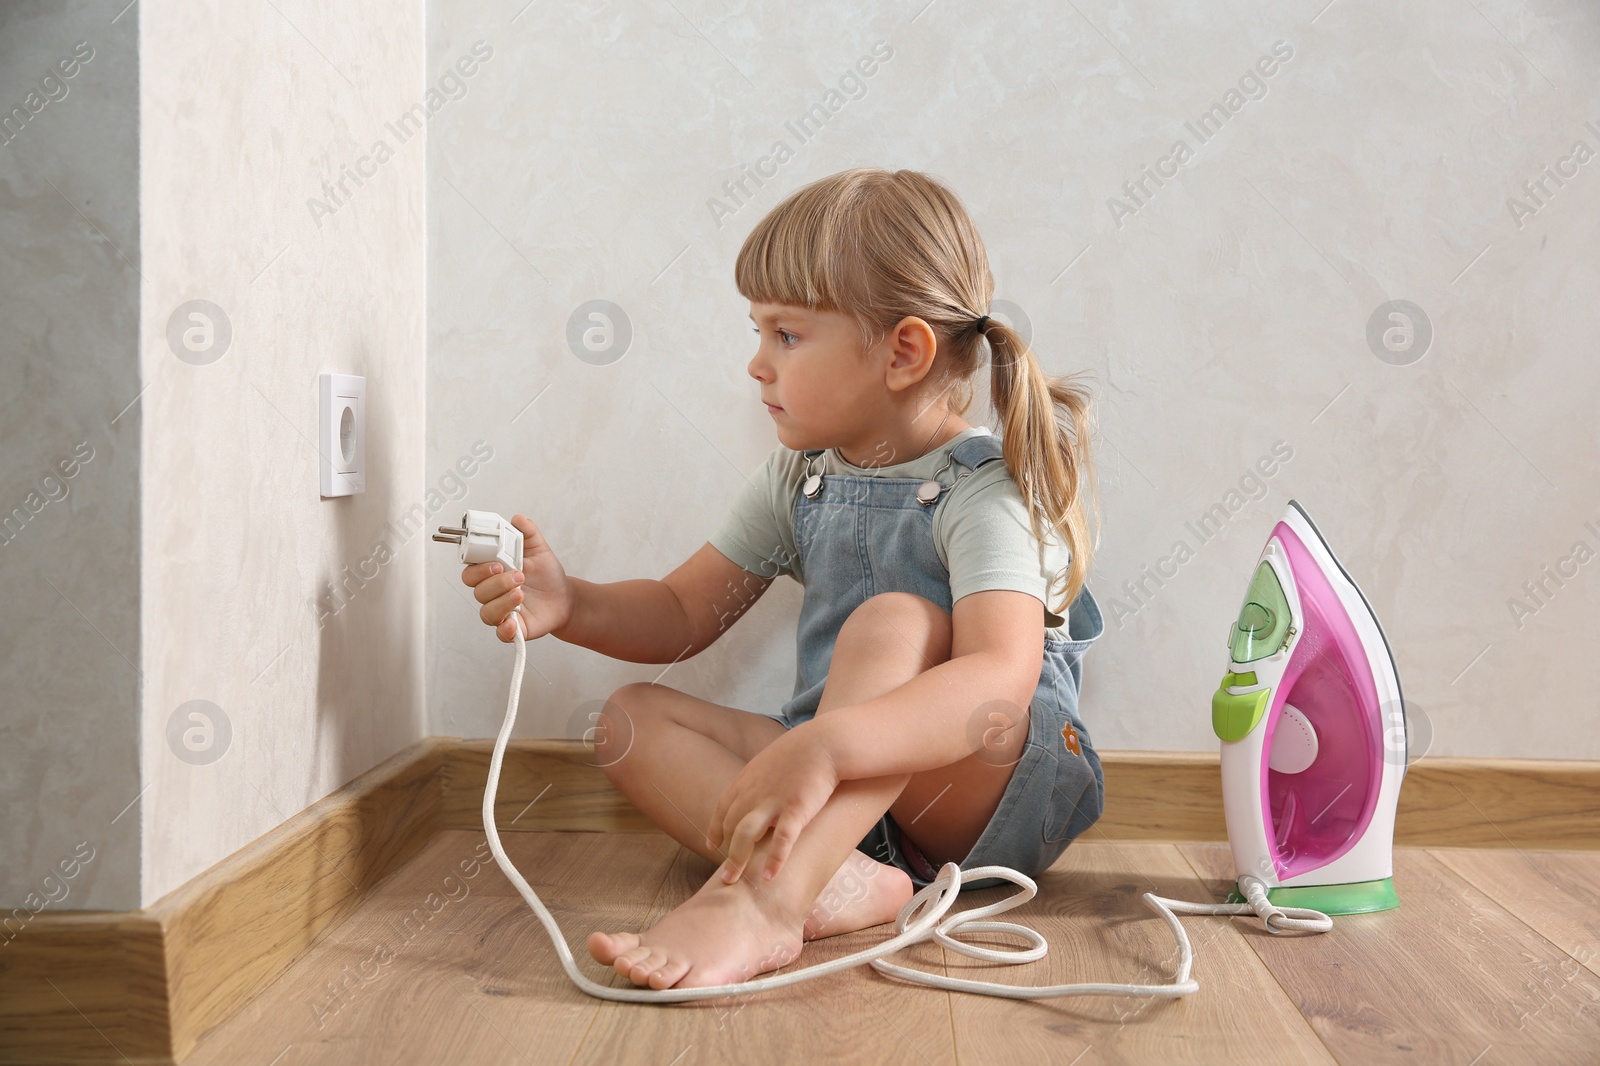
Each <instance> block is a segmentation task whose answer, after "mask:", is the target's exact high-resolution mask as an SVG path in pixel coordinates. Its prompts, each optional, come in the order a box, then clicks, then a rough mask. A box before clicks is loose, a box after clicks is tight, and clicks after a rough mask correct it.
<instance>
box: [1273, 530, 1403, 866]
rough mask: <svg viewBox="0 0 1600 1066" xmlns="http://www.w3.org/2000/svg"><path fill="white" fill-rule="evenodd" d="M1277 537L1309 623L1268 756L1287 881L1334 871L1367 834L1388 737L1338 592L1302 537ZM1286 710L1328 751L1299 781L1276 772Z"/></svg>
mask: <svg viewBox="0 0 1600 1066" xmlns="http://www.w3.org/2000/svg"><path fill="white" fill-rule="evenodd" d="M1272 535H1273V536H1274V537H1276V538H1277V539H1278V542H1279V543H1280V544H1281V545H1282V546H1283V550H1284V553H1285V554H1286V555H1287V556H1288V558H1289V566H1290V568H1291V570H1292V571H1293V572H1294V581H1295V585H1296V587H1297V589H1298V591H1299V595H1300V609H1301V612H1302V613H1303V614H1304V615H1305V617H1304V619H1303V620H1302V623H1301V632H1300V635H1299V643H1298V644H1297V645H1296V647H1295V651H1294V654H1293V655H1292V656H1291V657H1290V660H1289V663H1288V666H1287V667H1285V669H1284V675H1283V681H1282V682H1281V683H1280V684H1279V685H1278V687H1277V689H1276V690H1275V691H1274V692H1273V694H1272V704H1271V706H1270V707H1269V708H1268V712H1267V724H1266V732H1265V739H1264V742H1263V746H1262V755H1261V790H1260V792H1261V797H1262V799H1261V803H1262V812H1261V813H1262V819H1263V823H1262V824H1264V825H1265V826H1267V827H1268V834H1267V836H1268V842H1269V843H1268V846H1269V847H1270V848H1271V849H1272V853H1273V854H1272V861H1273V866H1274V867H1275V868H1276V870H1277V873H1278V877H1279V878H1280V879H1287V878H1290V877H1294V876H1297V875H1300V874H1304V873H1307V872H1309V871H1312V870H1315V869H1317V868H1319V867H1321V866H1325V865H1327V864H1328V863H1330V862H1332V861H1333V860H1334V859H1337V858H1338V857H1339V856H1341V855H1343V854H1344V853H1345V852H1347V851H1349V850H1350V849H1351V848H1352V847H1353V846H1354V845H1355V843H1356V842H1357V841H1358V840H1360V839H1361V836H1362V834H1364V833H1365V832H1366V829H1367V826H1368V824H1369V823H1370V822H1371V820H1372V815H1373V811H1374V810H1375V809H1376V807H1377V801H1378V792H1379V787H1380V786H1381V784H1382V773H1381V771H1382V767H1383V736H1382V731H1381V722H1380V715H1379V708H1378V698H1377V686H1376V684H1375V682H1374V680H1373V677H1372V669H1371V667H1370V666H1369V665H1368V663H1367V656H1366V652H1365V650H1364V649H1363V646H1362V643H1361V639H1360V637H1358V636H1357V634H1356V631H1355V627H1354V626H1352V625H1351V623H1350V618H1349V616H1348V615H1347V614H1346V613H1345V609H1344V606H1343V605H1342V603H1341V602H1340V600H1339V596H1338V593H1336V592H1335V591H1334V589H1333V586H1332V585H1330V584H1329V583H1328V578H1327V576H1326V575H1325V574H1324V573H1323V570H1322V568H1321V567H1320V566H1318V565H1317V562H1316V560H1315V559H1314V558H1313V557H1312V555H1311V553H1310V552H1309V551H1308V550H1307V548H1306V546H1305V544H1304V543H1302V542H1301V540H1300V537H1299V536H1298V535H1297V534H1296V533H1295V531H1294V530H1293V529H1291V528H1290V527H1289V526H1288V525H1287V524H1286V523H1284V522H1279V523H1278V525H1277V527H1276V528H1275V529H1274V530H1273V531H1272ZM1330 638H1331V639H1330ZM1285 703H1289V704H1292V705H1293V706H1294V707H1295V708H1296V709H1297V710H1299V711H1300V713H1301V714H1304V715H1305V716H1306V717H1307V718H1308V719H1309V720H1310V721H1311V724H1312V726H1313V727H1314V728H1315V729H1316V731H1317V736H1318V737H1319V739H1320V744H1321V748H1320V751H1319V753H1318V755H1317V760H1316V763H1315V764H1314V765H1313V766H1311V767H1310V768H1309V769H1307V770H1306V771H1304V772H1303V773H1299V774H1293V775H1290V774H1280V773H1278V772H1277V771H1275V770H1272V769H1271V768H1270V767H1269V766H1268V757H1269V753H1270V752H1271V751H1272V737H1273V733H1274V731H1275V730H1276V729H1277V727H1278V722H1279V721H1280V720H1281V719H1282V710H1283V705H1284V704H1285ZM1352 715H1355V716H1356V717H1358V719H1359V720H1358V721H1351V720H1350V718H1351V716H1352ZM1274 808H1276V809H1277V810H1278V812H1279V815H1280V816H1281V818H1282V820H1283V824H1282V825H1280V824H1279V819H1278V818H1275V817H1274V815H1273V809H1274Z"/></svg>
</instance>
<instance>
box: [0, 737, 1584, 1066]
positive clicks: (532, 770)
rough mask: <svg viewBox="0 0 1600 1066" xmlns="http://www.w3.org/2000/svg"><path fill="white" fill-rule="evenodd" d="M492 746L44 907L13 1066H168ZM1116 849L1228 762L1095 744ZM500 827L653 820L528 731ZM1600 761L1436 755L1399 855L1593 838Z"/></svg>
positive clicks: (1106, 827)
mask: <svg viewBox="0 0 1600 1066" xmlns="http://www.w3.org/2000/svg"><path fill="white" fill-rule="evenodd" d="M492 750H493V742H492V741H491V740H461V739H459V738H454V737H429V738H426V739H424V740H421V741H419V742H417V743H416V744H414V745H412V746H411V747H410V748H408V749H406V750H405V751H403V752H401V753H399V754H398V755H396V756H394V757H393V758H391V759H389V760H388V761H386V762H384V763H383V764H381V765H379V766H376V767H374V768H373V769H372V770H370V771H368V772H367V773H365V774H362V775H361V776H360V777H358V778H356V779H355V780H354V781H351V782H350V783H349V784H348V785H345V786H344V787H343V788H341V789H339V790H338V791H337V792H334V793H332V794H331V795H329V796H326V797H324V798H323V799H321V800H319V801H317V802H316V803H315V804H313V805H312V806H310V807H308V808H307V809H306V810H304V811H302V812H301V813H300V814H298V815H296V816H295V817H293V818H291V819H289V821H287V822H285V823H284V824H283V825H281V826H279V827H278V828H276V829H274V830H273V831H272V832H270V833H268V834H266V835H265V836H263V837H262V838H260V839H259V840H257V841H255V842H254V843H252V844H250V845H249V846H248V847H245V848H243V849H241V850H240V851H238V852H235V853H234V854H233V855H230V856H228V857H227V858H226V859H224V860H223V861H222V862H220V863H218V864H217V865H215V866H213V867H212V868H211V869H209V870H207V871H205V872H204V873H203V874H201V875H200V876H198V877H196V878H195V879H194V880H192V881H190V882H188V883H187V884H184V885H183V886H181V887H180V888H178V889H176V890H174V891H173V892H171V893H169V894H168V895H166V896H164V897H162V898H161V899H160V900H157V901H156V902H155V903H154V904H152V905H151V906H150V907H148V908H145V909H144V910H140V911H131V912H118V911H65V912H61V913H54V914H52V913H50V912H48V911H46V912H44V913H42V914H39V915H37V916H35V917H34V918H33V919H32V920H31V921H30V922H28V924H27V925H26V926H25V927H24V928H23V929H22V931H21V932H20V933H19V934H18V935H17V936H16V937H15V938H14V939H12V940H11V941H9V942H8V943H0V1063H6V1064H9V1063H73V1062H123V1061H128V1062H133V1063H140V1064H144V1063H171V1062H174V1061H176V1060H178V1059H181V1058H182V1057H183V1056H185V1055H187V1054H188V1053H189V1051H190V1050H191V1049H192V1048H193V1047H194V1045H195V1042H196V1041H197V1040H198V1039H199V1037H200V1036H201V1034H203V1033H204V1032H205V1031H206V1030H207V1029H209V1028H211V1027H212V1026H214V1025H216V1024H217V1023H218V1022H220V1021H222V1020H224V1019H226V1018H227V1017H229V1016H230V1015H232V1014H233V1013H234V1012H235V1011H237V1010H238V1009H239V1008H240V1007H242V1006H244V1005H245V1004H246V1003H248V1002H249V1001H250V1000H251V999H252V998H253V997H254V996H255V995H256V994H257V993H259V992H260V991H261V989H263V988H264V987H265V986H266V985H267V984H269V983H270V982H271V981H272V980H274V979H275V978H276V977H277V976H278V975H279V974H280V973H282V972H283V970H284V969H285V968H286V967H287V966H288V965H289V964H290V963H291V962H293V961H294V960H295V959H296V958H298V957H299V956H300V954H301V953H303V952H304V951H305V950H306V949H307V948H308V947H310V946H311V944H312V943H313V942H314V941H315V940H316V939H317V938H318V936H320V935H321V934H322V933H323V932H324V931H326V930H327V929H328V928H329V927H330V926H332V925H333V924H335V923H336V922H338V921H339V920H340V919H342V918H343V917H344V916H345V915H346V914H348V913H349V911H350V910H351V908H353V907H354V906H355V905H356V904H357V903H358V902H359V901H360V899H361V897H362V895H363V894H364V893H365V891H366V890H367V889H368V888H369V887H370V886H371V885H373V884H374V883H375V882H377V881H378V880H380V879H381V878H382V877H384V876H385V875H386V874H388V873H389V872H390V871H391V870H393V869H394V868H395V867H396V866H398V865H399V864H400V863H402V862H404V861H405V860H406V859H407V858H409V857H410V856H412V855H413V854H415V853H416V852H417V851H418V849H420V848H421V847H422V846H423V844H425V843H426V841H427V839H428V837H429V836H431V835H432V834H433V832H434V831H435V830H437V829H468V830H481V828H482V825H483V822H482V807H483V787H484V782H485V779H486V777H487V775H488V768H489V757H490V753H491V751H492ZM1101 761H1102V765H1103V767H1104V769H1105V775H1106V810H1105V814H1104V815H1102V816H1101V818H1100V820H1099V821H1098V822H1096V823H1095V826H1094V829H1093V830H1092V832H1094V833H1095V834H1096V836H1097V837H1104V838H1109V839H1113V840H1170V841H1208V840H1209V841H1222V840H1226V839H1227V832H1226V827H1225V826H1224V823H1223V819H1222V794H1221V770H1220V763H1219V759H1218V757H1217V756H1216V755H1213V754H1205V753H1188V752H1137V751H1120V752H1119V751H1112V752H1103V753H1101ZM495 818H496V822H497V824H498V825H499V827H500V830H501V831H502V832H514V831H537V830H586V831H601V832H622V831H650V830H653V829H655V826H654V825H653V824H652V823H651V822H650V821H649V820H648V819H647V818H645V817H644V815H642V814H640V813H639V812H638V811H637V810H636V809H635V808H634V807H633V805H632V804H631V803H630V802H629V801H628V800H627V799H626V798H625V797H623V796H622V795H621V794H620V793H619V792H617V791H616V789H615V788H614V787H613V786H612V785H611V782H610V780H609V779H607V778H606V776H605V774H604V773H603V772H602V771H601V770H600V769H599V768H598V767H597V766H596V765H595V762H594V754H593V750H592V749H591V748H590V747H589V746H588V745H586V744H584V743H583V742H582V741H578V740H517V741H513V742H512V743H511V745H510V748H509V749H508V751H507V753H506V759H505V764H504V767H503V770H502V773H501V777H500V789H499V792H498V794H497V796H496V803H495ZM1596 824H1600V762H1589V761H1557V760H1542V759H1541V760H1521V759H1450V758H1424V759H1420V760H1418V761H1417V762H1415V763H1413V764H1412V766H1411V768H1410V769H1409V771H1408V772H1407V774H1406V779H1405V783H1404V785H1403V786H1402V788H1401V792H1400V810H1399V814H1398V818H1397V824H1396V831H1395V844H1396V845H1399V846H1429V847H1474V848H1484V847H1489V848H1494V847H1516V848H1521V849H1524V850H1543V849H1585V850H1590V849H1600V834H1596V833H1595V832H1594V830H1593V827H1594V826H1595V825H1596Z"/></svg>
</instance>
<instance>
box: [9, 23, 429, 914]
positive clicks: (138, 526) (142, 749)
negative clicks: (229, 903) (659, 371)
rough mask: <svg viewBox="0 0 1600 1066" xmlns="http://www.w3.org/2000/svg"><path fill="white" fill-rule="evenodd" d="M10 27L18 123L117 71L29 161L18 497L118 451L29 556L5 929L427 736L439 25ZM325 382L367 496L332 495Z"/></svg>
mask: <svg viewBox="0 0 1600 1066" xmlns="http://www.w3.org/2000/svg"><path fill="white" fill-rule="evenodd" d="M0 18H3V19H4V24H3V28H4V32H3V33H0V101H6V102H14V101H22V100H23V99H24V98H25V94H26V92H27V91H28V89H29V86H30V84H32V83H34V82H36V81H37V79H38V77H39V76H40V75H42V74H44V73H46V71H47V70H48V68H49V64H51V63H53V62H54V61H55V59H56V57H57V56H58V55H61V54H65V53H67V52H69V51H70V50H71V48H72V45H73V43H74V42H76V41H78V40H80V39H84V38H87V39H88V40H89V41H90V42H91V44H92V46H93V48H94V50H95V55H94V58H93V59H92V60H91V61H90V62H88V63H87V64H86V65H85V66H84V67H83V70H82V72H81V73H79V74H78V75H77V77H76V78H74V79H73V80H72V81H71V82H70V83H69V84H70V86H71V89H70V92H69V93H68V94H67V95H66V96H65V97H64V98H63V99H62V100H60V101H59V102H51V103H49V104H48V105H47V106H46V107H44V108H43V109H41V110H40V113H39V114H38V115H37V116H36V117H34V118H32V119H31V120H30V121H28V122H27V123H26V125H25V126H24V127H23V128H22V130H21V132H20V135H18V136H17V137H16V138H15V139H14V140H13V141H11V143H9V144H6V145H5V146H3V147H0V168H3V169H0V195H3V196H4V198H5V199H4V202H3V203H0V226H3V227H4V238H5V240H4V248H5V252H6V254H5V255H4V256H3V257H0V270H3V271H4V274H3V275H0V299H3V300H4V301H5V302H4V305H3V306H4V310H3V322H4V325H5V337H4V341H3V343H4V344H5V345H6V354H5V361H4V365H3V369H0V374H3V375H4V377H3V381H4V390H3V394H0V403H3V404H4V409H3V410H4V416H3V429H4V433H5V457H4V463H3V475H0V492H3V493H4V496H0V499H3V500H4V501H5V504H4V505H5V506H7V507H9V506H11V505H12V504H16V503H19V502H24V501H25V500H26V498H27V493H28V492H30V491H32V490H34V489H37V488H39V487H40V485H41V483H42V482H41V479H42V478H43V477H45V476H46V475H48V474H49V473H50V470H51V467H52V465H53V464H55V463H56V462H57V461H58V460H60V459H62V458H64V457H68V458H70V457H71V456H72V453H73V448H74V446H75V445H76V444H77V442H79V441H82V440H87V441H88V443H89V445H90V446H91V447H92V448H93V449H94V451H93V455H94V457H93V459H92V460H90V461H89V462H87V463H86V464H82V466H81V469H80V470H79V471H78V473H77V476H76V477H75V478H73V479H72V480H71V481H70V482H68V483H67V484H68V485H69V486H70V489H71V493H70V495H68V496H66V498H65V499H62V500H61V501H60V502H51V503H49V504H48V505H47V506H44V507H42V508H41V509H40V511H39V513H38V515H37V516H34V517H31V518H30V519H29V520H28V521H27V522H26V523H25V524H24V525H22V526H21V528H20V529H19V530H18V532H17V535H16V537H15V539H14V540H12V541H11V542H10V543H7V544H5V545H0V560H3V564H4V572H3V573H4V577H3V580H4V582H5V585H4V597H5V603H6V606H7V610H6V611H5V612H4V616H3V617H0V649H3V650H0V655H3V656H4V659H3V660H0V662H3V673H0V682H3V687H0V691H3V693H4V696H3V698H4V700H5V703H4V706H3V713H0V731H3V732H0V759H3V760H4V761H3V764H0V765H3V767H4V771H5V772H4V778H3V785H0V787H3V790H4V793H3V794H4V798H5V800H6V810H7V812H8V814H7V817H6V818H5V819H4V827H3V829H0V832H3V833H4V834H5V836H4V837H3V838H0V840H3V845H0V847H3V854H4V855H5V861H4V863H0V871H3V874H0V876H3V878H4V880H3V882H0V903H3V904H5V905H7V906H8V907H9V906H17V905H26V904H27V900H28V899H29V896H28V894H29V893H30V892H31V893H35V894H36V896H35V897H34V898H40V897H42V898H45V899H48V900H49V904H48V905H49V906H50V907H53V908H58V909H74V908H107V909H129V908H138V907H141V906H144V905H147V904H149V903H151V902H153V901H154V900H155V899H157V898H159V897H160V896H162V895H164V894H165V893H166V892H168V891H170V890H172V889H173V888H175V887H177V886H178V885H180V884H182V883H183V882H184V881H186V880H188V879H189V878H191V877H193V876H195V875H196V874H198V873H200V872H202V871H203V870H205V869H206V868H208V867H210V866H211V865H213V864H214V863H216V862H218V861H219V860H221V859H223V858H225V857H226V856H228V855H229V854H231V853H233V852H235V851H237V850H238V849H240V848H242V847H244V846H246V845H247V844H249V843H250V842H252V841H254V840H256V839H258V838H259V837H261V836H262V835H263V834H264V833H266V832H268V831H269V830H271V829H272V828H274V827H275V826H277V825H279V824H280V823H282V822H283V821H284V820H285V819H287V818H289V817H291V816H292V815H294V814H295V813H296V812H299V811H301V810H303V809H304V808H305V807H307V806H308V805H310V804H311V803H313V802H315V801H316V800H317V799H319V798H321V797H323V796H325V795H327V794H328V793H329V792H331V791H333V790H334V789H336V788H338V787H339V786H340V785H342V784H344V783H346V782H348V781H350V780H351V779H352V778H354V777H357V776H358V775H360V774H362V773H364V772H365V771H367V770H368V769H370V768H371V767H373V766H375V765H376V764H378V763H379V762H381V761H383V760H384V759H385V758H387V757H388V756H390V755H392V754H394V753H395V752H396V751H399V750H400V749H402V748H404V747H405V746H406V745H408V744H410V743H411V742H412V741H414V740H416V739H417V738H418V737H420V736H422V735H423V734H424V732H425V729H424V723H423V699H422V691H423V690H422V680H423V678H422V670H423V655H422V622H423V615H422V593H423V589H422V576H423V570H422V560H423V556H422V544H423V543H425V537H424V536H422V535H421V530H422V523H421V521H420V520H419V519H418V518H417V517H416V515H415V513H414V511H415V510H416V509H417V505H418V504H419V502H420V501H421V500H422V499H423V497H424V493H425V491H426V489H425V486H424V485H423V477H422V447H423V441H422V433H421V422H422V417H423V390H424V387H425V382H424V371H425V353H424V344H425V341H426V337H425V334H424V329H423V314H424V299H423V296H424V294H423V288H424V280H425V279H424V264H423V241H424V237H425V226H424V216H423V192H424V188H423V170H424V167H425V165H426V155H425V152H424V147H423V146H424V144H425V143H426V137H427V131H426V128H425V123H424V124H423V126H424V128H422V129H421V130H419V131H417V132H414V133H412V134H410V135H409V136H407V137H406V138H404V140H403V141H402V140H401V139H400V138H398V137H396V136H395V135H394V134H392V133H390V132H389V130H388V124H389V123H391V122H394V121H396V120H398V119H399V117H400V116H401V115H403V114H405V113H406V112H407V111H408V109H409V108H411V107H412V106H413V105H414V104H416V103H417V102H418V101H420V100H422V99H424V94H425V88H424V85H423V82H424V78H423V67H424V56H423V49H424V40H423V36H424V20H423V10H422V5H421V3H420V2H396V0H366V2H363V3H361V4H358V5H343V6H341V7H339V8H338V9H336V10H335V9H326V10H325V9H321V8H316V7H313V6H298V5H287V6H283V5H274V4H265V5H259V6H248V5H246V6H240V5H234V4H224V3H220V2H218V3H211V4H140V5H137V6H132V5H128V4H127V3H126V0H121V2H119V3H113V4H99V3H96V4H75V5H69V6H66V7H61V6H54V5H45V4H30V5H6V6H4V7H0ZM136 27H137V40H136V37H135V28H136ZM136 72H137V79H136ZM385 139H388V140H389V141H391V142H393V144H392V147H391V150H390V151H388V152H386V153H378V152H377V148H376V146H377V144H378V142H380V141H383V140H385ZM378 154H381V155H382V156H383V159H382V161H381V163H380V162H377V161H376V160H375V159H374V156H375V155H378ZM136 162H137V164H138V166H137V169H136V166H135V164H136ZM351 170H354V171H356V172H357V173H358V174H364V175H366V179H365V180H364V181H352V180H351V178H350V176H349V175H350V171H351ZM52 183H53V184H54V186H55V188H52ZM334 186H338V187H339V188H340V191H339V193H338V194H335V193H333V192H332V191H331V188H332V187H334ZM197 311H198V312H201V313H203V314H204V316H205V318H204V319H203V322H204V323H205V324H206V325H208V326H209V330H210V332H209V334H206V333H205V332H204V331H200V332H193V333H191V334H190V335H189V336H188V337H187V339H186V331H193V330H200V324H201V322H202V320H200V319H194V318H192V317H191V313H193V312H197ZM323 371H331V372H341V373H352V374H363V375H365V376H366V378H367V386H368V394H367V400H368V402H367V420H368V439H367V459H368V464H367V466H368V468H367V485H366V492H365V493H364V494H362V495H357V496H350V497H344V498H337V499H328V500H324V499H322V498H321V497H320V494H319V491H318V448H317V444H316V437H317V424H318V418H317V402H316V401H317V376H318V374H319V373H320V372H323ZM8 535H9V534H8ZM52 584H53V585H54V588H53V587H52ZM79 842H86V843H87V845H88V847H89V849H90V851H92V857H91V858H88V859H87V860H85V858H84V854H83V853H82V852H80V851H77V850H75V847H76V845H77V844H78V843H79ZM62 859H65V860H67V861H68V863H69V864H70V865H73V869H74V876H73V878H72V879H71V881H70V884H68V885H67V888H68V889H69V891H67V892H66V893H61V892H60V890H59V888H56V889H52V888H50V886H49V885H47V884H46V883H45V880H44V879H45V878H46V877H48V876H49V875H50V874H51V872H52V870H53V869H54V868H55V867H56V866H57V865H58V864H59V862H60V861H61V860H62ZM74 860H77V861H76V862H75V863H74ZM61 881H62V878H61V877H60V876H59V875H58V877H57V883H58V884H59V883H60V882H61ZM28 906H30V907H31V905H28ZM22 934H23V935H25V922H24V923H23V929H22Z"/></svg>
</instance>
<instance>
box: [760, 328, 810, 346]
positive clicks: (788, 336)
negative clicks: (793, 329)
mask: <svg viewBox="0 0 1600 1066" xmlns="http://www.w3.org/2000/svg"><path fill="white" fill-rule="evenodd" d="M750 332H751V333H754V334H756V335H757V336H759V335H760V334H761V327H760V326H751V327H750ZM777 334H778V337H779V339H780V340H782V341H783V343H784V346H785V347H788V346H789V345H791V344H792V343H793V342H794V341H797V340H799V339H800V338H799V337H796V336H795V335H794V334H793V333H790V332H789V331H788V330H786V329H780V330H778V331H777Z"/></svg>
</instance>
